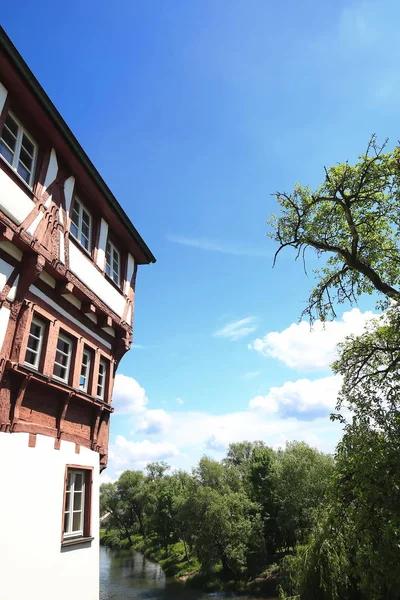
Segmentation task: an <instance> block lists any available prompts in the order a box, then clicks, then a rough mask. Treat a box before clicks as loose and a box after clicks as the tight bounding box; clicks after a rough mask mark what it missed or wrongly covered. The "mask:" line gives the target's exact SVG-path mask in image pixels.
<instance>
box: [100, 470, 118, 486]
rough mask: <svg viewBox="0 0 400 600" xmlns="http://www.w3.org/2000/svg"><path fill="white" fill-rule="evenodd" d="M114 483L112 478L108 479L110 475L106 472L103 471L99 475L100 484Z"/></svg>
mask: <svg viewBox="0 0 400 600" xmlns="http://www.w3.org/2000/svg"><path fill="white" fill-rule="evenodd" d="M114 481H115V479H114V478H113V477H110V475H109V474H108V473H107V472H106V471H103V472H102V473H100V484H102V483H114Z"/></svg>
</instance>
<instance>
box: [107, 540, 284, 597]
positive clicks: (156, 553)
mask: <svg viewBox="0 0 400 600" xmlns="http://www.w3.org/2000/svg"><path fill="white" fill-rule="evenodd" d="M100 544H101V545H104V546H107V547H109V548H120V549H126V550H129V549H133V550H136V551H137V552H140V553H142V554H143V555H144V556H146V557H147V558H149V559H151V560H154V561H155V562H157V563H158V564H159V565H160V566H161V568H162V569H163V571H164V573H165V575H166V576H167V577H171V578H174V579H176V580H177V581H180V582H182V583H183V584H185V585H186V586H188V587H192V588H196V589H199V590H202V591H204V592H234V593H236V594H240V595H242V594H243V595H247V594H254V595H257V596H262V597H264V598H276V597H277V596H278V593H277V587H278V585H279V583H280V576H279V567H278V565H270V566H269V567H268V568H267V569H266V570H265V571H264V572H263V573H261V574H260V576H259V577H256V578H255V579H253V580H246V581H245V580H241V579H238V578H232V576H231V575H230V576H227V575H226V573H224V571H223V569H222V566H219V567H216V568H215V569H214V570H213V571H212V572H211V573H208V574H204V573H201V572H200V564H199V563H198V561H197V560H196V559H195V558H189V560H187V558H186V554H185V548H184V545H183V544H182V543H181V542H178V543H176V544H170V545H169V546H168V550H166V549H162V548H160V546H159V545H158V543H157V542H156V541H155V540H152V539H144V538H143V537H141V536H139V535H133V536H131V537H130V539H128V537H123V538H121V537H120V536H119V534H118V532H117V531H113V530H111V531H109V532H106V531H104V530H101V531H100Z"/></svg>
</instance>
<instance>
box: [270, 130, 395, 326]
mask: <svg viewBox="0 0 400 600" xmlns="http://www.w3.org/2000/svg"><path fill="white" fill-rule="evenodd" d="M385 146H386V144H383V145H379V144H378V143H377V140H376V137H375V136H373V137H372V138H371V140H370V141H369V143H368V146H367V149H366V152H365V153H364V154H363V155H361V156H360V159H359V162H357V163H356V164H355V165H350V164H349V163H348V162H346V163H343V164H339V165H336V166H333V167H330V168H329V169H325V178H324V182H323V183H322V185H321V186H319V187H318V188H317V189H315V190H314V191H313V190H311V189H310V188H309V187H308V186H302V185H296V186H295V188H294V190H293V191H292V192H290V193H286V192H277V193H276V199H277V201H278V203H279V205H280V214H279V215H272V217H271V219H270V221H269V223H270V225H271V226H272V229H273V231H272V233H271V237H272V238H273V239H274V240H276V241H277V242H278V244H279V247H278V249H277V251H276V254H275V260H276V258H277V256H278V254H279V253H280V252H281V251H282V250H283V249H285V248H287V247H291V248H294V249H295V250H296V253H297V257H302V259H303V260H304V265H305V266H306V259H307V250H308V249H313V250H315V251H316V252H317V254H318V255H319V256H322V255H323V256H325V257H326V262H325V264H324V266H322V268H321V269H320V270H319V271H316V276H317V281H316V285H315V287H314V289H313V290H312V292H311V294H310V298H309V301H308V304H307V307H306V308H305V310H304V314H306V315H308V316H309V317H310V318H311V319H314V318H315V317H318V318H321V319H326V318H327V317H332V316H333V317H335V316H336V308H335V306H336V305H337V304H341V303H344V302H350V303H355V302H356V301H357V298H358V296H359V295H360V294H362V293H365V292H367V293H371V292H373V291H377V292H379V293H380V294H381V305H383V306H385V307H387V306H388V304H389V301H390V300H394V301H396V302H398V301H399V300H400V233H399V232H400V201H399V195H400V148H399V147H396V148H395V149H394V150H393V151H390V152H385V150H386V147H385ZM274 262H275V261H274Z"/></svg>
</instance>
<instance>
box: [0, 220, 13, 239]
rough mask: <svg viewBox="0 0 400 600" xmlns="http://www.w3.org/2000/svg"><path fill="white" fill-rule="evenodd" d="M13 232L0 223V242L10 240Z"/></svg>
mask: <svg viewBox="0 0 400 600" xmlns="http://www.w3.org/2000/svg"><path fill="white" fill-rule="evenodd" d="M13 237H14V232H13V231H12V230H11V229H10V228H9V227H7V225H5V224H4V223H0V242H11V241H12V240H13Z"/></svg>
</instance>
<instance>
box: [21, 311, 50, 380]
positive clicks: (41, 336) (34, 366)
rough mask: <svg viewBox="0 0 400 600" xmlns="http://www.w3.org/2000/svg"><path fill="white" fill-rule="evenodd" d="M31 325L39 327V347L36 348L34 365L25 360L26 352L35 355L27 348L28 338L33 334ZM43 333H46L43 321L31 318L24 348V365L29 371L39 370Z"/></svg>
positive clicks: (33, 351)
mask: <svg viewBox="0 0 400 600" xmlns="http://www.w3.org/2000/svg"><path fill="white" fill-rule="evenodd" d="M32 325H36V326H38V327H40V337H39V346H38V349H37V352H36V362H35V364H32V363H30V362H28V361H27V360H26V355H27V353H28V351H29V352H32V353H33V354H35V350H32V348H29V338H30V336H31V335H33V334H31V329H32ZM45 333H46V324H45V323H44V321H42V320H41V319H39V318H38V317H36V316H34V317H32V321H31V325H30V328H29V333H28V339H27V343H26V348H25V357H24V365H27V366H28V367H30V368H31V369H35V370H36V371H38V370H39V366H40V360H41V357H42V350H43V341H44V336H45ZM33 337H35V336H33ZM36 339H37V338H36Z"/></svg>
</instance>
